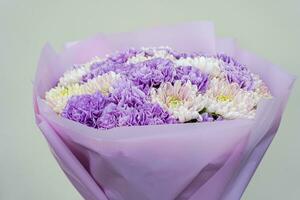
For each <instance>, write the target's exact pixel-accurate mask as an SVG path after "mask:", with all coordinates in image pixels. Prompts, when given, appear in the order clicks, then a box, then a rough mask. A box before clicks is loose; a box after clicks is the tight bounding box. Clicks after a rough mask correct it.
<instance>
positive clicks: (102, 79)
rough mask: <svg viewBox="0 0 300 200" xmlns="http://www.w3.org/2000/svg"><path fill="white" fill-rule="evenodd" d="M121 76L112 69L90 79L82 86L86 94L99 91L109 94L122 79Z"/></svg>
mask: <svg viewBox="0 0 300 200" xmlns="http://www.w3.org/2000/svg"><path fill="white" fill-rule="evenodd" d="M120 78H121V75H120V74H117V73H115V72H112V71H111V72H108V73H105V74H103V75H101V76H97V77H95V78H93V79H91V80H88V82H87V83H85V84H83V85H82V88H83V90H84V91H85V93H86V94H93V93H95V92H96V91H99V92H101V93H102V94H104V95H108V94H109V93H111V92H112V91H113V89H114V87H113V85H114V84H115V83H116V82H117V81H118V80H120Z"/></svg>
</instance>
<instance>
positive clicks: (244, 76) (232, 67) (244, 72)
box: [217, 54, 254, 90]
mask: <svg viewBox="0 0 300 200" xmlns="http://www.w3.org/2000/svg"><path fill="white" fill-rule="evenodd" d="M217 58H218V59H220V60H222V61H223V62H224V65H222V71H223V72H225V74H226V78H227V80H228V81H229V83H233V82H234V83H237V84H238V85H239V86H240V87H241V88H243V89H245V90H252V89H253V88H254V80H253V77H252V75H251V72H250V71H249V70H248V68H246V67H245V66H244V65H242V64H240V63H239V62H237V61H236V60H235V59H233V58H232V57H230V56H227V55H225V54H219V55H217Z"/></svg>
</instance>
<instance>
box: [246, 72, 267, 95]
mask: <svg viewBox="0 0 300 200" xmlns="http://www.w3.org/2000/svg"><path fill="white" fill-rule="evenodd" d="M251 76H252V77H253V82H254V88H255V89H254V91H255V92H256V93H257V94H258V95H259V96H261V97H263V98H267V99H269V98H272V95H271V92H270V90H269V88H268V87H267V85H266V84H265V83H264V82H263V81H262V80H261V79H260V78H259V76H258V75H257V74H251Z"/></svg>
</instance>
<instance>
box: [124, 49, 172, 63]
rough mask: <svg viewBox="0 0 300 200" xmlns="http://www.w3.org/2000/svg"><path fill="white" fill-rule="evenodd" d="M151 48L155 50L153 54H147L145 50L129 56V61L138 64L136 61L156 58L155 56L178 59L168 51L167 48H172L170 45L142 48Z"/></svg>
mask: <svg viewBox="0 0 300 200" xmlns="http://www.w3.org/2000/svg"><path fill="white" fill-rule="evenodd" d="M149 49H151V50H152V51H153V55H152V56H146V55H145V52H142V53H139V54H137V55H136V56H133V57H131V58H129V59H128V61H127V63H129V64H136V63H139V62H144V61H147V60H150V59H154V58H163V59H169V60H172V61H175V60H176V58H175V57H174V56H173V55H171V54H170V53H169V52H168V51H167V49H170V48H168V47H158V48H142V50H144V51H146V50H149Z"/></svg>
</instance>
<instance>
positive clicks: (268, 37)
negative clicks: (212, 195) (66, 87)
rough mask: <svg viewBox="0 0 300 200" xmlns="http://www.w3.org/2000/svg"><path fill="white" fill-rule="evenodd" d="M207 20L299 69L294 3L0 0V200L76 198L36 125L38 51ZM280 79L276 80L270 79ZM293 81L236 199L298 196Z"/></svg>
mask: <svg viewBox="0 0 300 200" xmlns="http://www.w3.org/2000/svg"><path fill="white" fill-rule="evenodd" d="M195 20H211V21H213V22H214V23H215V26H216V32H217V34H218V35H219V36H231V37H234V38H236V39H237V41H238V42H239V44H240V45H241V46H242V47H244V48H246V49H248V50H250V51H253V52H255V53H257V54H259V55H261V56H262V57H264V58H266V59H268V60H271V61H272V62H273V63H275V64H278V65H280V66H282V68H284V69H285V70H287V71H289V72H290V73H292V74H295V75H299V74H300V48H299V45H300V39H299V37H300V1H299V0H298V1H296V0H276V1H272V0H268V1H261V0H252V1H241V0H236V1H229V0H227V1H213V0H206V1H199V0H194V1H183V0H179V1H175V0H173V1H166V0H165V1H164V0H151V1H150V0H149V1H138V0H135V1H95V0H89V1H66V0H60V1H34V0H27V1H25V0H24V1H22V0H20V1H17V0H1V1H0V70H1V71H0V75H1V77H0V83H1V84H0V89H1V90H0V106H1V107H0V108H1V110H0V112H1V115H0V124H1V129H0V199H1V200H19V199H22V200H48V199H49V200H54V199H55V200H56V199H63V200H79V199H82V198H81V196H80V195H79V193H78V192H77V191H76V190H75V189H74V188H73V186H72V185H71V184H70V183H69V181H68V180H67V178H66V176H65V175H64V174H63V173H62V171H61V170H60V168H59V167H58V165H57V163H56V161H55V159H54V158H53V156H52V155H51V153H50V151H49V149H48V145H47V143H46V142H45V139H44V138H43V136H42V134H41V133H40V131H39V130H38V128H37V127H36V125H35V123H34V118H33V109H32V80H33V77H34V72H35V69H36V65H37V61H38V57H39V53H40V50H41V48H42V47H43V45H44V44H45V43H46V42H50V43H51V44H53V45H54V47H56V49H60V48H61V47H62V45H63V44H64V43H65V42H67V41H73V40H78V39H83V38H86V37H88V36H91V35H94V34H95V33H97V32H117V31H130V30H135V29H138V28H142V27H149V26H155V25H164V24H174V23H177V22H184V21H195ZM278 81H280V80H278ZM299 100H300V81H299V80H298V81H297V82H296V84H295V86H294V90H293V92H292V95H291V97H290V99H289V103H288V105H287V109H286V112H285V113H284V116H283V119H282V123H281V126H280V128H279V131H278V134H277V136H276V138H275V139H274V141H273V143H272V145H271V146H270V148H269V150H268V151H267V153H266V155H265V157H264V159H263V161H262V163H261V165H260V166H259V168H258V170H257V171H256V174H255V176H254V177H253V179H252V181H251V183H250V184H249V187H248V188H247V190H246V192H245V194H244V196H243V199H244V200H254V199H255V200H267V199H272V200H277V199H278V200H282V199H285V200H298V199H300V189H299V188H300V182H299V180H300V157H299V152H300V132H299V124H298V123H299V114H300V112H299V104H298V103H299Z"/></svg>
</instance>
